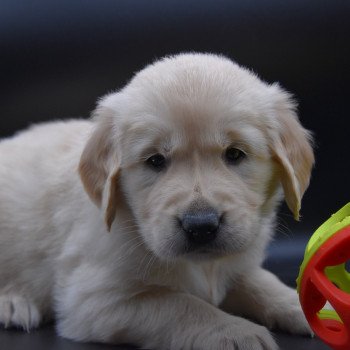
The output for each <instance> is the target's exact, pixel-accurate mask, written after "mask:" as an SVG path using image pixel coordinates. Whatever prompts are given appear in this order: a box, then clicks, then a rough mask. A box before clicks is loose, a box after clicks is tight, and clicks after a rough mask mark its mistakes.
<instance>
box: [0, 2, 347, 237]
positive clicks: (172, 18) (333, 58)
mask: <svg viewBox="0 0 350 350" xmlns="http://www.w3.org/2000/svg"><path fill="white" fill-rule="evenodd" d="M0 45H1V46H0V57H1V80H0V83H1V86H0V90H1V94H0V99H1V101H0V106H1V121H0V136H1V137H4V136H8V135H11V134H13V133H14V132H15V131H16V130H19V129H22V128H24V127H26V126H27V125H29V124H31V123H34V122H39V121H46V120H51V119H57V118H69V117H88V116H89V113H90V112H91V110H92V109H93V108H94V106H95V101H96V99H97V98H98V97H100V96H101V95H103V94H105V93H107V92H109V91H111V90H114V89H117V88H121V87H122V86H123V85H124V84H125V83H126V82H127V81H128V80H129V79H130V77H131V76H132V75H133V74H134V73H135V72H136V71H138V70H140V69H141V68H142V67H144V65H145V64H147V63H150V62H152V61H153V60H154V59H156V58H160V57H162V56H163V55H167V54H172V53H178V52H183V51H201V52H215V53H223V54H225V55H227V56H229V57H231V58H233V59H234V60H236V61H237V62H238V63H240V64H242V65H245V66H247V67H250V68H252V69H253V70H254V71H255V72H257V73H258V74H259V75H260V76H261V77H262V78H263V79H264V80H266V81H268V82H274V81H278V82H280V83H281V85H282V86H283V87H285V88H286V89H287V90H289V91H291V92H292V93H294V94H295V96H296V98H297V100H298V102H299V111H300V118H301V121H302V123H303V124H304V125H305V127H307V128H308V129H311V130H312V131H313V132H314V134H315V139H316V159H317V162H316V168H315V170H314V173H313V178H312V182H311V186H310V188H309V190H308V192H307V194H306V196H305V198H304V201H303V209H302V216H303V220H302V223H301V224H294V223H293V221H292V220H291V216H290V214H289V213H288V210H287V209H286V208H285V207H284V208H283V209H282V215H281V226H280V229H281V230H282V231H284V232H285V233H286V234H288V232H289V230H294V231H297V232H300V231H308V232H309V231H310V230H312V229H314V228H315V227H317V226H318V225H319V224H320V223H321V222H323V221H324V220H325V219H326V218H327V217H328V216H329V215H330V214H331V213H332V212H334V211H336V210H337V209H338V208H340V207H341V206H342V205H343V204H345V203H346V202H347V201H349V200H350V197H349V194H350V193H349V192H350V191H349V184H348V172H349V168H350V161H349V153H348V151H349V141H348V138H349V127H350V118H349V107H348V103H349V85H350V67H349V62H350V2H349V1H346V0H343V1H341V0H328V1H325V0H314V1H312V0H308V1H305V0H283V1H279V0H266V1H260V0H259V1H252V0H241V1H237V0H236V1H234V0H213V1H205V0H202V1H196V0H143V1H142V0H118V1H106V0H98V1H97V0H84V1H74V0H73V1H72V0H60V1H55V2H49V1H36V0H31V1H22V2H20V1H17V0H2V1H1V2H0ZM284 226H287V227H288V228H284Z"/></svg>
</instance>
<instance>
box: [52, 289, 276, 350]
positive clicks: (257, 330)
mask: <svg viewBox="0 0 350 350" xmlns="http://www.w3.org/2000/svg"><path fill="white" fill-rule="evenodd" d="M112 295H114V298H113V297H112ZM86 297H87V295H85V296H84V299H80V301H79V300H78V299H77V304H76V305H72V303H71V301H70V306H71V308H70V309H67V310H66V311H67V312H65V313H62V312H60V315H61V318H60V321H59V324H58V330H59V332H60V334H61V335H63V336H65V337H68V338H71V339H75V340H83V341H102V342H110V343H134V344H137V345H140V346H142V347H146V348H150V349H174V350H179V349H183V350H185V349H201V350H206V349H208V350H209V349H210V350H212V349H219V350H220V349H227V350H228V349H232V350H233V349H234V350H240V349H241V350H243V349H244V350H276V349H277V346H276V343H275V341H274V340H273V338H272V336H271V335H270V333H269V332H268V330H267V329H266V328H265V327H262V326H259V325H256V324H254V323H252V322H249V321H247V320H244V319H242V318H239V317H235V316H232V315H229V314H227V313H225V312H223V311H221V310H220V309H218V308H216V307H214V306H212V305H210V304H208V303H206V302H204V301H203V300H201V299H199V298H197V297H194V296H192V295H189V294H185V293H177V292H173V291H170V290H168V289H164V288H162V287H154V288H152V289H148V290H147V291H145V292H143V293H140V294H137V295H134V296H132V297H123V298H121V297H119V298H118V297H117V295H116V294H113V293H109V294H108V295H107V294H106V295H103V294H101V293H98V294H95V295H90V297H89V298H86ZM113 299H114V300H113Z"/></svg>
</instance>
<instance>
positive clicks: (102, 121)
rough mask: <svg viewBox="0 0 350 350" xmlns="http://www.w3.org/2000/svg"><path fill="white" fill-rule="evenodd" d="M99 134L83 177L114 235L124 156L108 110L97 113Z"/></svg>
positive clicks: (87, 151)
mask: <svg viewBox="0 0 350 350" xmlns="http://www.w3.org/2000/svg"><path fill="white" fill-rule="evenodd" d="M93 115H94V119H95V123H96V126H95V130H94V131H93V133H92V135H91V136H90V138H89V139H88V141H87V144H86V145H85V148H84V150H83V153H82V155H81V158H80V162H79V174H80V178H81V181H82V183H83V185H84V188H85V191H86V192H87V194H88V195H89V197H90V198H91V200H92V201H93V202H94V203H95V204H96V205H97V206H98V207H102V209H104V211H105V213H104V214H105V222H106V225H107V228H108V231H110V229H111V226H112V223H113V220H114V218H115V213H116V209H117V203H118V200H119V199H120V194H121V193H120V188H119V174H120V156H119V154H118V150H117V148H116V142H114V140H113V139H112V133H111V131H112V130H113V128H114V124H113V113H112V111H111V110H110V109H108V108H106V107H101V106H100V107H98V108H97V109H96V111H95V112H94V114H93Z"/></svg>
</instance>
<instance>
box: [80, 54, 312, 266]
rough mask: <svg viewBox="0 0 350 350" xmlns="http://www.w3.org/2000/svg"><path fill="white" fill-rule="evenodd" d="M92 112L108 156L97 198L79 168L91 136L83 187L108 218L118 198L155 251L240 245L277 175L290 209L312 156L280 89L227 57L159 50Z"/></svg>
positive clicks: (250, 235) (190, 253) (274, 188)
mask: <svg viewBox="0 0 350 350" xmlns="http://www.w3.org/2000/svg"><path fill="white" fill-rule="evenodd" d="M98 114H99V115H101V114H103V115H104V118H103V117H102V119H103V120H104V121H103V123H101V122H100V127H99V128H98V131H97V132H96V133H98V132H99V133H100V136H101V135H102V136H103V137H104V139H105V141H104V142H102V140H100V144H106V145H105V150H104V151H101V150H100V151H99V153H100V154H104V158H105V159H108V165H106V164H104V165H103V167H104V172H105V174H104V180H103V179H99V180H98V181H100V183H101V185H100V187H101V189H100V192H101V193H100V199H98V198H96V193H97V191H96V186H95V188H94V189H93V191H95V192H92V191H91V188H90V184H89V183H88V182H89V180H88V181H86V179H87V177H86V176H85V175H84V174H85V173H86V171H85V170H86V169H85V170H84V164H86V162H87V161H88V162H90V165H91V157H93V156H92V155H91V152H95V153H94V154H96V150H94V151H91V150H89V145H88V146H87V149H88V151H84V154H85V155H84V154H83V157H82V162H81V174H82V178H83V182H84V184H85V187H86V189H87V191H88V193H89V194H90V196H91V197H92V198H93V199H94V200H95V201H97V202H98V201H100V203H102V206H103V208H104V210H106V221H107V223H108V224H109V225H111V222H112V221H113V218H114V215H115V212H116V211H117V210H118V203H117V202H118V200H121V199H120V198H121V197H123V198H124V199H125V198H126V201H127V202H128V204H129V206H130V208H131V210H132V212H133V214H134V216H135V219H136V221H137V224H138V227H139V229H140V233H141V235H142V237H143V239H144V241H145V243H146V244H147V245H148V247H149V248H150V249H151V250H152V251H153V252H154V253H155V254H156V255H157V256H159V257H161V258H164V259H168V258H174V257H179V256H185V257H190V258H210V257H218V256H223V255H228V254H234V253H237V252H242V251H243V250H245V249H247V248H248V247H249V246H250V244H251V242H252V241H253V240H254V239H255V238H256V237H257V236H259V235H260V234H266V232H265V231H263V230H262V228H263V226H264V225H266V222H268V220H269V219H270V218H271V217H272V216H273V212H274V209H275V206H276V204H277V199H278V198H279V191H278V189H279V184H280V183H282V185H283V187H284V190H285V194H286V198H287V202H289V203H288V204H289V206H290V207H291V210H292V211H293V212H294V214H295V215H297V212H298V210H299V205H300V199H301V196H302V193H303V191H304V189H305V188H306V186H307V182H308V179H309V173H310V168H311V165H312V161H313V158H312V152H311V148H310V146H309V144H308V141H307V135H306V133H305V132H304V130H303V129H302V128H301V126H300V125H299V124H298V122H297V119H296V117H295V115H294V114H293V106H292V104H291V102H290V101H289V99H288V96H287V95H286V94H285V93H284V92H282V91H281V90H280V89H279V88H278V87H277V86H268V85H266V84H264V83H263V82H261V81H260V80H259V79H257V78H256V77H255V76H253V75H252V74H251V73H249V72H247V71H246V70H244V69H242V68H240V67H238V66H237V65H235V64H233V63H232V62H231V61H229V60H226V59H223V58H220V57H217V56H210V55H181V56H177V57H175V58H170V59H165V60H163V61H161V62H158V63H156V64H154V65H152V66H150V67H148V68H146V69H145V70H144V71H142V72H140V73H139V74H138V75H137V76H136V77H135V78H134V79H133V80H132V81H131V83H130V84H129V85H128V86H127V87H126V88H125V89H124V90H123V91H122V92H120V93H119V94H114V95H110V96H108V97H107V98H106V99H105V100H104V101H103V102H102V103H101V106H100V109H99V112H98ZM100 118H101V116H100ZM286 120H287V121H286ZM101 125H102V126H101ZM103 125H104V127H103ZM283 128H286V129H288V128H290V129H291V130H284V129H283ZM102 130H104V131H102ZM294 134H295V135H294ZM286 135H287V136H286ZM289 139H290V140H289ZM106 140H109V141H108V145H107V141H106ZM90 143H91V142H90ZM95 143H96V142H95ZM100 147H101V146H100ZM288 147H291V149H290V150H288V149H287V148H288ZM92 148H93V147H92ZM276 148H279V149H276ZM107 154H108V157H107ZM111 154H112V155H111ZM84 157H85V158H84ZM294 158H298V159H294ZM84 159H85V161H84ZM84 162H85V163H84ZM100 162H102V161H101V160H100ZM105 163H106V162H105ZM294 163H298V164H299V165H294ZM101 166H102V165H101V164H100V165H98V167H101ZM89 172H90V173H91V169H90V170H89ZM89 176H90V177H91V174H90V175H89ZM84 179H85V181H84ZM98 181H97V180H94V181H93V182H94V183H95V184H96V183H97V182H98ZM90 183H91V181H90ZM121 192H122V193H121ZM116 198H118V199H116Z"/></svg>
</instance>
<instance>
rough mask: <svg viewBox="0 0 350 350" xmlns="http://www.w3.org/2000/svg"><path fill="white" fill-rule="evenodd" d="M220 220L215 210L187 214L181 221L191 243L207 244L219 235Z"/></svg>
mask: <svg viewBox="0 0 350 350" xmlns="http://www.w3.org/2000/svg"><path fill="white" fill-rule="evenodd" d="M219 223H220V218H219V215H218V214H217V212H216V211H215V210H214V209H206V210H196V211H189V212H186V213H185V214H184V215H183V217H182V220H181V224H182V228H183V230H184V231H185V232H186V234H187V238H188V240H189V241H190V243H194V244H197V245H199V244H205V243H209V242H211V241H213V240H214V239H215V237H216V235H217V231H218V228H219Z"/></svg>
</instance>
